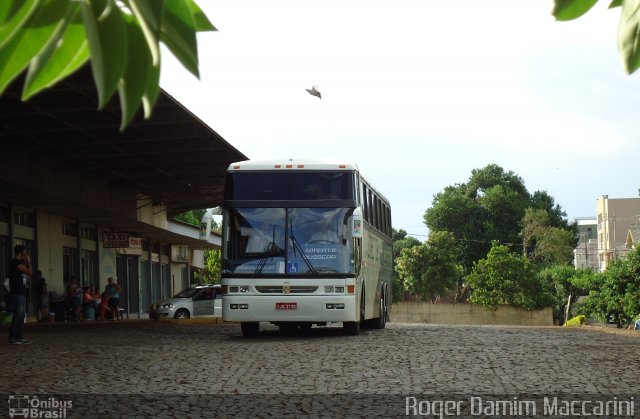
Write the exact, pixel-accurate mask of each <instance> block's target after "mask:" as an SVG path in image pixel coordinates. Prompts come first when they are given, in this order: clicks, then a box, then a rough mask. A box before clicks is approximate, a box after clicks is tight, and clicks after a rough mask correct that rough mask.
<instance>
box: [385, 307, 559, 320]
mask: <svg viewBox="0 0 640 419" xmlns="http://www.w3.org/2000/svg"><path fill="white" fill-rule="evenodd" d="M389 316H390V318H391V321H392V322H397V323H429V324H466V325H515V326H553V310H552V309H551V307H546V308H544V309H542V310H536V311H526V310H520V309H517V308H514V307H511V306H499V307H498V308H497V309H496V310H485V309H484V308H482V306H479V305H475V304H431V303H424V302H400V303H395V304H393V306H391V311H390V313H389Z"/></svg>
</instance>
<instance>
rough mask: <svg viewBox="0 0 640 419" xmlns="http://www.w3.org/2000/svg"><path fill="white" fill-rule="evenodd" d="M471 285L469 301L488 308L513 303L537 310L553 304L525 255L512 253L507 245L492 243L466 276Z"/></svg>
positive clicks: (513, 304)
mask: <svg viewBox="0 0 640 419" xmlns="http://www.w3.org/2000/svg"><path fill="white" fill-rule="evenodd" d="M466 280H467V283H468V285H469V286H470V287H471V290H472V291H471V297H470V298H469V301H471V302H472V303H475V304H480V305H482V306H483V307H485V308H487V309H495V308H496V307H497V306H498V305H499V304H510V305H512V306H514V307H518V308H522V309H525V310H536V309H540V308H542V307H545V306H546V305H548V304H551V301H552V300H551V295H550V293H549V290H548V289H547V288H546V286H545V284H544V283H543V282H542V281H540V280H539V279H538V277H537V275H536V269H535V266H534V265H533V264H531V262H529V259H527V258H526V257H523V256H520V255H517V254H515V253H512V252H511V251H510V250H509V247H508V246H505V245H500V244H499V243H498V242H497V241H494V242H493V243H492V246H491V249H490V250H489V253H488V254H487V257H486V258H485V259H481V260H479V261H478V262H476V263H475V264H474V266H473V270H472V272H471V274H470V275H469V276H467V278H466Z"/></svg>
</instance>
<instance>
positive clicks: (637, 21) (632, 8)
mask: <svg viewBox="0 0 640 419" xmlns="http://www.w3.org/2000/svg"><path fill="white" fill-rule="evenodd" d="M597 2H598V0H554V4H555V6H554V8H553V12H552V13H553V16H555V18H556V19H557V20H560V21H566V20H573V19H577V18H579V17H580V16H582V15H584V14H585V13H587V12H588V11H589V10H591V8H592V7H593V6H594V5H595V4H596V3H597ZM607 2H609V8H610V9H612V8H615V7H621V8H622V11H621V16H620V26H619V28H618V50H619V51H620V54H621V55H622V59H623V62H624V68H625V70H626V71H627V73H629V74H631V73H633V72H634V71H636V70H637V69H638V67H640V48H639V46H640V32H639V31H638V27H640V13H639V12H638V2H637V1H634V0H607Z"/></svg>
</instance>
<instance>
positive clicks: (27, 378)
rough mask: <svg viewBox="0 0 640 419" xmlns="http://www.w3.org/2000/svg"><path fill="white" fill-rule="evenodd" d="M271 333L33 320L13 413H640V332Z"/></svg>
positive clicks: (10, 355)
mask: <svg viewBox="0 0 640 419" xmlns="http://www.w3.org/2000/svg"><path fill="white" fill-rule="evenodd" d="M264 326H265V324H263V330H262V331H261V334H260V336H259V337H257V338H244V337H242V336H241V334H240V328H239V327H238V326H237V325H234V324H206V323H196V324H179V323H175V322H154V321H149V320H146V321H145V320H129V321H121V322H103V323H100V322H79V323H62V324H28V325H27V328H26V337H27V338H28V339H31V340H32V341H33V344H32V345H8V344H0V357H2V360H3V363H2V364H3V366H2V374H1V377H2V379H0V395H1V396H0V397H1V399H0V417H5V413H7V412H8V409H9V408H10V407H15V406H16V404H17V405H18V407H20V406H21V405H20V402H19V400H18V396H28V398H29V400H28V402H29V405H30V406H31V407H32V408H33V407H34V406H35V407H37V408H38V409H39V410H40V411H46V412H47V414H49V415H52V414H53V413H56V412H57V414H58V415H62V414H64V415H65V416H66V417H83V418H84V417H98V418H111V417H127V418H128V417H358V416H363V417H364V416H385V417H401V416H404V415H405V413H407V412H408V413H409V414H410V415H414V414H416V415H418V416H419V415H420V413H422V414H423V415H425V414H426V413H429V414H430V415H431V417H444V416H447V415H445V414H444V413H446V412H444V410H443V409H444V407H445V406H446V405H445V404H441V405H437V404H436V403H435V402H436V401H438V400H440V401H446V400H454V399H455V400H462V401H463V405H462V407H463V409H462V411H458V412H455V411H449V412H448V413H459V414H460V415H461V416H464V415H465V412H466V413H468V414H470V413H472V412H470V411H469V409H470V408H471V403H470V402H471V398H472V397H477V398H481V399H482V402H481V403H480V406H484V404H483V403H485V400H489V399H491V398H492V397H493V398H495V399H496V400H508V401H517V400H529V399H533V398H534V397H539V398H541V397H543V396H548V397H556V396H557V397H560V404H559V406H562V405H563V404H562V403H563V401H565V400H567V401H568V400H573V399H575V398H578V399H581V400H585V399H594V400H595V398H601V399H603V400H609V399H611V400H614V401H624V400H626V401H628V400H633V401H634V403H633V404H632V407H637V409H636V410H637V411H638V412H640V363H639V362H638V354H640V332H631V333H629V334H611V333H603V332H602V331H598V330H594V329H585V328H579V329H568V328H560V327H553V328H551V327H550V328H534V327H495V326H494V327H489V326H436V325H415V324H411V325H408V324H394V323H391V324H388V325H387V328H386V329H385V330H371V331H369V330H367V331H364V332H363V333H362V334H361V335H359V336H355V337H347V336H343V335H342V330H341V329H340V328H338V327H327V328H313V329H312V330H311V331H310V332H309V333H308V334H299V335H281V334H280V333H279V332H278V330H277V329H276V328H270V329H269V328H268V327H264ZM264 329H267V330H264ZM0 333H5V335H6V333H7V330H6V327H5V328H3V329H1V330H0ZM9 395H12V397H11V398H9ZM412 397H414V398H415V399H412ZM631 397H634V399H631ZM408 398H409V399H408ZM2 399H6V400H7V405H5V406H7V407H6V409H5V406H3V405H2V403H3V402H2V401H1V400H2ZM34 399H36V400H35V401H34ZM636 399H637V400H636ZM425 400H426V402H425ZM475 400H476V401H477V400H478V399H475ZM415 401H417V404H415V403H414V402H415ZM635 401H637V402H638V403H637V404H638V406H635ZM65 403H67V404H65ZM411 403H414V404H413V405H411ZM452 403H453V402H452ZM407 404H409V405H411V406H410V407H409V408H407ZM23 405H24V403H23ZM628 405H629V404H628ZM628 405H627V406H626V407H628ZM65 406H66V407H67V408H66V409H64V407H65ZM451 406H452V405H451ZM451 406H449V407H451ZM458 406H459V405H458ZM486 406H489V402H486ZM589 406H590V405H589ZM418 408H420V409H418ZM416 409H417V410H416ZM465 409H466V410H465ZM482 409H484V407H482ZM539 409H542V404H540V405H539ZM427 410H428V412H427ZM443 412H444V413H443ZM515 412H516V413H518V411H517V409H516V411H515ZM434 413H435V416H434V415H433V414H434ZM476 413H477V412H476ZM483 413H485V414H486V415H487V416H490V417H492V414H493V413H499V412H493V411H487V410H483ZM529 413H531V412H529ZM536 413H537V414H536V415H532V416H541V415H540V414H539V413H541V411H540V410H538V411H537V412H536ZM556 413H558V412H556ZM560 413H562V412H561V411H560ZM634 413H635V412H634ZM7 416H8V415H7ZM498 416H505V415H498ZM516 416H517V415H516ZM561 416H564V415H561ZM16 417H18V416H16ZM43 417H51V416H43ZM496 417H497V416H496ZM514 417H515V416H514Z"/></svg>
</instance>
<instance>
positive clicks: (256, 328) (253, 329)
mask: <svg viewBox="0 0 640 419" xmlns="http://www.w3.org/2000/svg"><path fill="white" fill-rule="evenodd" d="M240 329H242V336H244V337H254V336H258V333H260V323H258V322H242V323H240Z"/></svg>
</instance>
